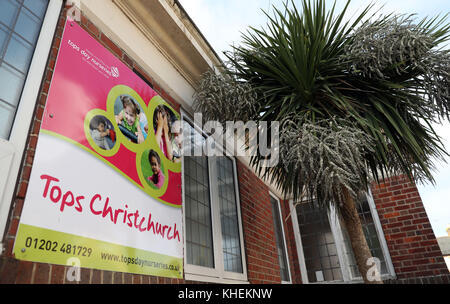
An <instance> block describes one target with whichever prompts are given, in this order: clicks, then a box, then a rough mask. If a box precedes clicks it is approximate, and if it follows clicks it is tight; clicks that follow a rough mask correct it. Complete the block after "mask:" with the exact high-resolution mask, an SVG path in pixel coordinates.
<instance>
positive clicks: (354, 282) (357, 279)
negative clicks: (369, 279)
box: [308, 274, 396, 284]
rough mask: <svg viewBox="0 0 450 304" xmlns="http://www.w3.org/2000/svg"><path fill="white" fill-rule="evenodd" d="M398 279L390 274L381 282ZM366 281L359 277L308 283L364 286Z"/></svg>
mask: <svg viewBox="0 0 450 304" xmlns="http://www.w3.org/2000/svg"><path fill="white" fill-rule="evenodd" d="M395 279H396V277H395V276H393V275H390V274H385V275H382V276H381V280H382V281H387V280H395ZM363 283H364V280H363V279H362V278H361V277H359V278H355V279H353V280H351V281H329V282H327V281H323V282H314V283H308V284H363Z"/></svg>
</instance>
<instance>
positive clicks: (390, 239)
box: [372, 175, 449, 282]
mask: <svg viewBox="0 0 450 304" xmlns="http://www.w3.org/2000/svg"><path fill="white" fill-rule="evenodd" d="M372 189H373V190H372V194H373V198H374V201H375V205H376V207H377V210H378V214H379V217H380V222H381V225H382V228H383V231H384V235H385V237H386V242H387V245H388V247H389V252H390V255H391V258H392V263H393V265H394V268H395V273H396V275H397V279H398V280H400V281H402V282H412V281H411V279H420V281H422V279H424V278H427V277H437V276H439V277H440V276H443V277H444V278H445V277H447V279H448V274H449V272H448V269H447V266H446V264H445V262H444V259H443V257H442V253H441V250H440V248H439V245H438V243H437V240H436V236H435V235H434V232H433V230H432V228H431V224H430V221H429V219H428V216H427V213H426V212H425V208H424V206H423V203H422V200H421V198H420V195H419V191H418V190H417V187H416V186H415V184H413V183H411V182H410V181H409V179H408V178H407V177H406V176H404V175H402V176H398V177H393V178H390V179H387V180H385V181H383V182H382V183H380V184H379V185H377V184H374V185H373V186H372ZM424 280H425V279H424ZM414 282H415V281H414ZM424 282H425V281H424Z"/></svg>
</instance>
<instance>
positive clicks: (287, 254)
mask: <svg viewBox="0 0 450 304" xmlns="http://www.w3.org/2000/svg"><path fill="white" fill-rule="evenodd" d="M269 195H270V196H271V197H272V198H273V199H274V200H276V201H277V204H276V205H277V208H278V213H279V214H280V223H281V233H282V235H283V241H284V252H285V253H286V264H287V270H288V274H289V281H283V280H282V281H281V284H292V273H291V266H290V265H289V264H290V263H289V261H290V259H289V252H288V249H287V242H286V234H285V231H284V220H283V213H282V212H281V202H280V199H279V198H278V197H277V196H276V195H275V194H273V193H272V192H271V191H269Z"/></svg>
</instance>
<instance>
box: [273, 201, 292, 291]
mask: <svg viewBox="0 0 450 304" xmlns="http://www.w3.org/2000/svg"><path fill="white" fill-rule="evenodd" d="M270 203H271V205H272V215H273V223H274V232H275V241H276V243H277V253H278V262H279V264H280V276H281V281H282V282H283V283H289V282H291V275H290V271H289V262H288V261H289V259H288V256H287V249H286V240H285V237H284V228H283V220H282V217H281V212H280V204H279V201H278V200H277V199H276V198H274V197H273V196H270Z"/></svg>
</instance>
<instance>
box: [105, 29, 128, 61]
mask: <svg viewBox="0 0 450 304" xmlns="http://www.w3.org/2000/svg"><path fill="white" fill-rule="evenodd" d="M100 40H101V41H102V42H103V43H104V44H105V45H106V47H108V48H109V49H110V50H111V51H112V52H113V53H114V54H115V55H116V56H118V57H119V58H121V57H122V55H123V53H122V50H121V49H120V48H119V47H118V46H117V45H116V44H115V43H114V42H112V41H111V40H110V39H109V38H108V37H107V36H106V35H105V34H103V33H102V34H101V38H100Z"/></svg>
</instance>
